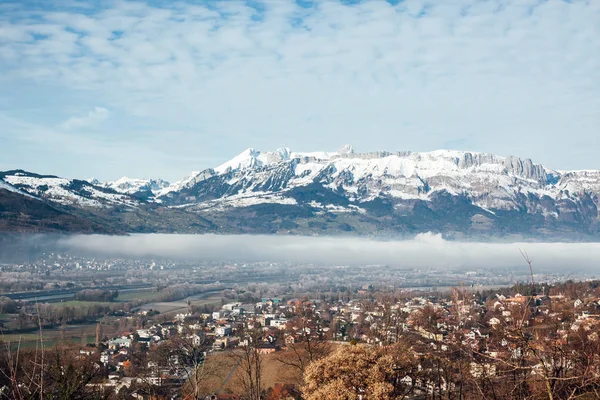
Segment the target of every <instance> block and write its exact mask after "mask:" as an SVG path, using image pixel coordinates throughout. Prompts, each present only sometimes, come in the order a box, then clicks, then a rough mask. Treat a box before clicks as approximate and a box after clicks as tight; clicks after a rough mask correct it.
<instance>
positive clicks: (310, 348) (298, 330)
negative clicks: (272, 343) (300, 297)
mask: <svg viewBox="0 0 600 400" xmlns="http://www.w3.org/2000/svg"><path fill="white" fill-rule="evenodd" d="M296 313H297V315H296V316H294V317H293V318H292V319H291V320H290V321H289V322H288V323H287V324H286V328H285V340H286V347H287V348H288V350H289V352H286V353H284V354H282V355H280V356H279V357H278V358H277V360H278V361H279V362H281V363H282V364H285V365H289V366H291V367H294V368H296V369H297V370H299V372H300V373H301V374H304V370H305V369H306V367H307V366H308V365H309V364H310V363H311V362H313V361H316V360H319V359H321V358H323V357H325V356H326V355H328V354H329V353H330V352H331V345H330V343H329V341H328V340H327V338H326V337H325V335H324V333H323V330H322V326H321V321H320V318H319V316H318V315H317V314H315V313H314V311H313V309H312V307H311V305H310V304H308V303H307V302H302V303H301V304H299V305H298V306H297V310H296Z"/></svg>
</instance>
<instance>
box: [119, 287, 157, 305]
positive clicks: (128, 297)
mask: <svg viewBox="0 0 600 400" xmlns="http://www.w3.org/2000/svg"><path fill="white" fill-rule="evenodd" d="M156 295H157V292H156V290H153V289H150V290H139V291H137V290H128V291H126V292H119V297H117V301H120V302H123V303H126V302H128V301H132V300H141V301H152V300H153V299H154V298H155V297H156Z"/></svg>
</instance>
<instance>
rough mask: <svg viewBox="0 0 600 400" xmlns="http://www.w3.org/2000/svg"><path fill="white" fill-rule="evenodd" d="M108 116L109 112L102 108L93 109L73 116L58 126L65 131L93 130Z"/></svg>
mask: <svg viewBox="0 0 600 400" xmlns="http://www.w3.org/2000/svg"><path fill="white" fill-rule="evenodd" d="M109 116H110V111H108V110H107V109H106V108H103V107H94V108H93V109H92V110H90V111H88V112H87V113H86V114H84V115H81V116H73V117H70V118H69V119H67V120H66V121H65V122H63V123H62V124H60V127H61V128H63V129H66V130H69V131H70V130H75V129H84V128H94V127H96V126H98V125H100V124H101V123H102V122H104V121H106V120H107V119H108V117H109Z"/></svg>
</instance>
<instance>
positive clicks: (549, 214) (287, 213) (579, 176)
mask: <svg viewBox="0 0 600 400" xmlns="http://www.w3.org/2000/svg"><path fill="white" fill-rule="evenodd" d="M0 177H1V178H2V180H3V181H4V183H5V184H8V185H11V187H12V188H13V189H14V190H20V191H22V192H23V193H26V194H29V195H33V196H36V197H41V198H43V199H44V200H46V201H49V202H53V203H56V202H58V203H61V204H65V203H68V204H69V205H70V206H72V207H75V208H78V209H80V210H85V211H86V212H88V213H89V212H92V213H93V214H94V215H99V216H101V217H103V218H105V220H106V219H108V220H111V219H114V215H113V214H114V213H113V212H112V210H114V209H119V210H121V213H120V214H119V218H116V220H117V221H119V223H120V225H119V227H118V228H119V229H123V230H129V231H135V232H139V231H177V232H207V231H214V232H245V233H298V234H337V233H345V234H348V233H351V234H367V235H412V234H415V233H419V232H427V231H431V232H441V233H443V234H445V235H446V236H447V237H449V238H462V237H482V236H483V237H500V238H521V237H528V238H553V239H557V238H561V239H571V240H573V239H574V240H589V239H595V238H598V237H599V236H600V224H599V217H598V215H599V214H598V195H599V194H600V171H594V170H588V171H556V170H551V169H548V168H545V167H544V166H542V165H540V164H536V163H534V162H532V161H531V160H529V159H521V158H517V157H500V156H496V155H493V154H487V153H475V152H467V151H453V150H452V151H451V150H439V151H433V152H426V153H412V152H384V151H382V152H373V153H357V152H355V151H354V149H353V148H352V147H351V146H344V147H342V148H341V149H340V150H338V151H337V152H307V153H297V152H293V151H291V150H290V149H288V148H281V149H278V150H276V151H270V152H261V151H259V150H256V149H252V148H250V149H247V150H245V151H244V152H242V153H240V154H239V155H237V156H236V157H234V158H233V159H231V160H230V161H227V162H225V163H223V164H221V165H219V166H217V167H215V168H209V169H206V170H203V171H198V172H192V173H191V174H189V175H188V176H187V177H185V178H184V179H182V180H181V181H178V182H175V183H173V184H167V183H166V182H164V181H161V180H134V179H128V178H122V179H119V180H117V181H115V182H108V183H100V182H97V181H92V182H87V181H77V180H69V179H64V178H57V177H51V176H40V175H35V174H31V173H25V172H24V171H10V172H9V173H3V174H0ZM0 182H2V181H0ZM42 189H43V190H42ZM90 210H92V211H90ZM100 210H101V212H100ZM107 213H108V214H107ZM123 213H128V214H133V215H136V218H134V220H135V225H132V222H131V221H130V219H126V218H122V217H120V216H121V214H123ZM192 221H193V222H194V223H195V224H192V223H189V222H192ZM108 223H109V224H112V223H114V221H112V222H111V221H108ZM113 227H114V226H113Z"/></svg>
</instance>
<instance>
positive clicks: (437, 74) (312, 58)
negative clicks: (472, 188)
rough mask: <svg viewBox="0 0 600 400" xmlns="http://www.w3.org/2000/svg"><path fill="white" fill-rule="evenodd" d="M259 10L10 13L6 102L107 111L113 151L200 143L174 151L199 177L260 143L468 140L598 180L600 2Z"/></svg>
mask: <svg viewBox="0 0 600 400" xmlns="http://www.w3.org/2000/svg"><path fill="white" fill-rule="evenodd" d="M26 3H27V2H24V3H23V4H26ZM256 3H257V4H262V6H264V11H263V12H261V11H257V10H256V9H255V8H253V7H251V6H250V5H249V4H251V3H248V2H245V1H237V0H230V1H219V2H214V1H210V2H206V3H205V4H189V3H185V2H177V3H172V4H171V3H165V4H169V5H168V6H165V7H164V8H162V7H157V6H150V5H147V4H144V3H142V2H131V1H119V2H114V3H113V2H109V3H103V4H104V5H103V6H102V8H99V9H95V10H88V11H87V12H86V13H82V12H80V11H79V10H78V9H70V8H64V9H56V10H53V11H46V12H35V14H38V18H31V16H32V15H33V14H34V12H33V10H30V9H27V8H26V6H23V7H16V8H15V7H13V9H10V10H9V11H7V12H5V13H1V12H0V26H1V28H0V29H1V31H0V38H5V39H4V40H2V39H0V70H1V72H2V74H0V75H1V76H0V92H5V93H11V92H9V91H8V90H2V89H3V88H4V87H6V86H8V85H9V83H11V82H12V83H14V82H36V83H37V84H38V85H40V87H42V86H44V85H53V86H52V87H53V88H54V89H56V90H57V91H58V92H60V93H62V94H63V98H64V99H63V100H62V101H61V102H57V104H55V105H54V107H56V109H57V110H61V109H62V110H64V109H66V108H68V107H73V106H74V105H78V104H79V103H80V102H81V101H82V100H83V101H84V102H85V103H86V104H87V105H88V106H89V107H92V106H93V105H94V104H97V102H102V104H106V105H107V106H108V107H110V108H111V109H112V110H119V113H121V112H122V113H123V115H124V116H125V117H126V118H125V120H124V121H123V124H121V125H120V127H121V129H122V131H120V132H119V131H117V130H115V131H114V133H107V134H106V135H107V136H109V135H112V136H111V137H110V139H111V140H115V141H119V140H122V139H120V137H122V136H123V134H124V133H127V134H129V135H132V134H138V135H142V136H147V135H152V138H151V142H153V143H155V145H156V150H157V151H163V148H164V147H165V145H167V146H168V145H169V143H170V142H171V138H169V137H164V136H163V137H161V136H160V131H161V130H168V131H183V130H185V131H190V132H193V134H190V135H188V136H187V137H186V138H185V139H181V140H180V139H177V140H180V141H179V142H177V144H178V150H177V151H178V152H179V155H181V156H182V158H185V159H191V158H192V157H197V159H198V161H197V162H198V163H199V164H201V162H202V159H204V158H206V157H207V156H208V155H210V156H213V157H214V156H215V155H218V156H219V157H221V158H222V159H225V158H228V157H229V156H230V155H232V154H235V153H237V152H238V151H239V150H241V149H242V148H244V147H249V146H254V147H258V148H263V149H266V148H270V147H272V148H276V147H280V146H282V145H286V146H290V147H292V148H295V149H297V150H312V149H335V148H337V147H338V146H339V144H341V143H347V142H351V143H353V144H354V145H355V147H357V148H358V149H359V150H376V149H387V150H398V149H408V150H432V149H436V148H439V147H444V146H445V145H452V143H461V146H464V147H466V148H467V149H471V150H479V151H490V152H496V153H499V154H502V155H508V154H517V155H521V156H530V157H532V158H534V160H536V161H538V162H543V163H545V164H548V166H549V167H552V168H563V169H565V168H600V164H598V157H597V154H596V150H595V149H597V148H599V147H600V135H598V134H597V128H598V126H600V114H599V113H598V112H597V110H598V109H600V96H598V93H600V41H599V40H598V38H599V37H600V24H598V21H599V20H600V2H598V1H584V0H574V1H570V2H567V1H561V0H555V1H547V2H540V1H539V0H520V1H515V2H506V1H503V0H490V1H478V0H447V1H439V2H430V1H423V0H406V1H402V2H398V4H396V5H392V4H390V3H388V2H385V1H379V0H377V1H376V0H373V1H363V2H360V3H359V4H357V5H352V6H348V5H344V4H342V3H341V2H340V1H337V0H320V1H315V2H314V6H312V7H308V8H304V7H301V6H300V5H298V4H297V3H296V2H294V1H291V0H267V1H262V2H261V1H257V2H256ZM41 37H43V39H40V40H33V39H34V38H41ZM44 87H45V86H44ZM11 96H19V94H18V93H17V94H12V95H11ZM23 96H26V95H23ZM27 96H30V95H29V94H28V95H27ZM0 97H1V95H0ZM27 99H28V97H24V98H23V103H26V100H27ZM0 104H1V103H0ZM48 107H50V106H48ZM140 121H143V122H144V123H145V124H146V126H144V125H143V124H141V123H140ZM76 125H77V124H76ZM147 125H150V126H152V127H153V129H152V132H157V133H156V135H155V134H153V133H152V134H151V133H149V130H148V128H147ZM566 137H568V138H569V140H568V141H565V138H566ZM232 143H235V147H236V148H232V147H231V146H232ZM178 166H179V168H180V169H181V175H183V174H184V173H185V172H186V171H187V170H191V169H198V168H200V167H207V166H209V165H197V164H196V165H188V164H185V165H184V164H183V163H182V162H181V163H180V164H178ZM147 168H148V169H149V170H151V169H152V168H155V167H154V166H153V165H152V163H151V162H148V164H147ZM124 173H128V174H129V172H127V171H122V172H121V173H120V174H119V175H122V174H124ZM156 173H157V174H159V173H160V171H156ZM115 174H116V173H115ZM169 178H172V179H174V178H176V177H169Z"/></svg>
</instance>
